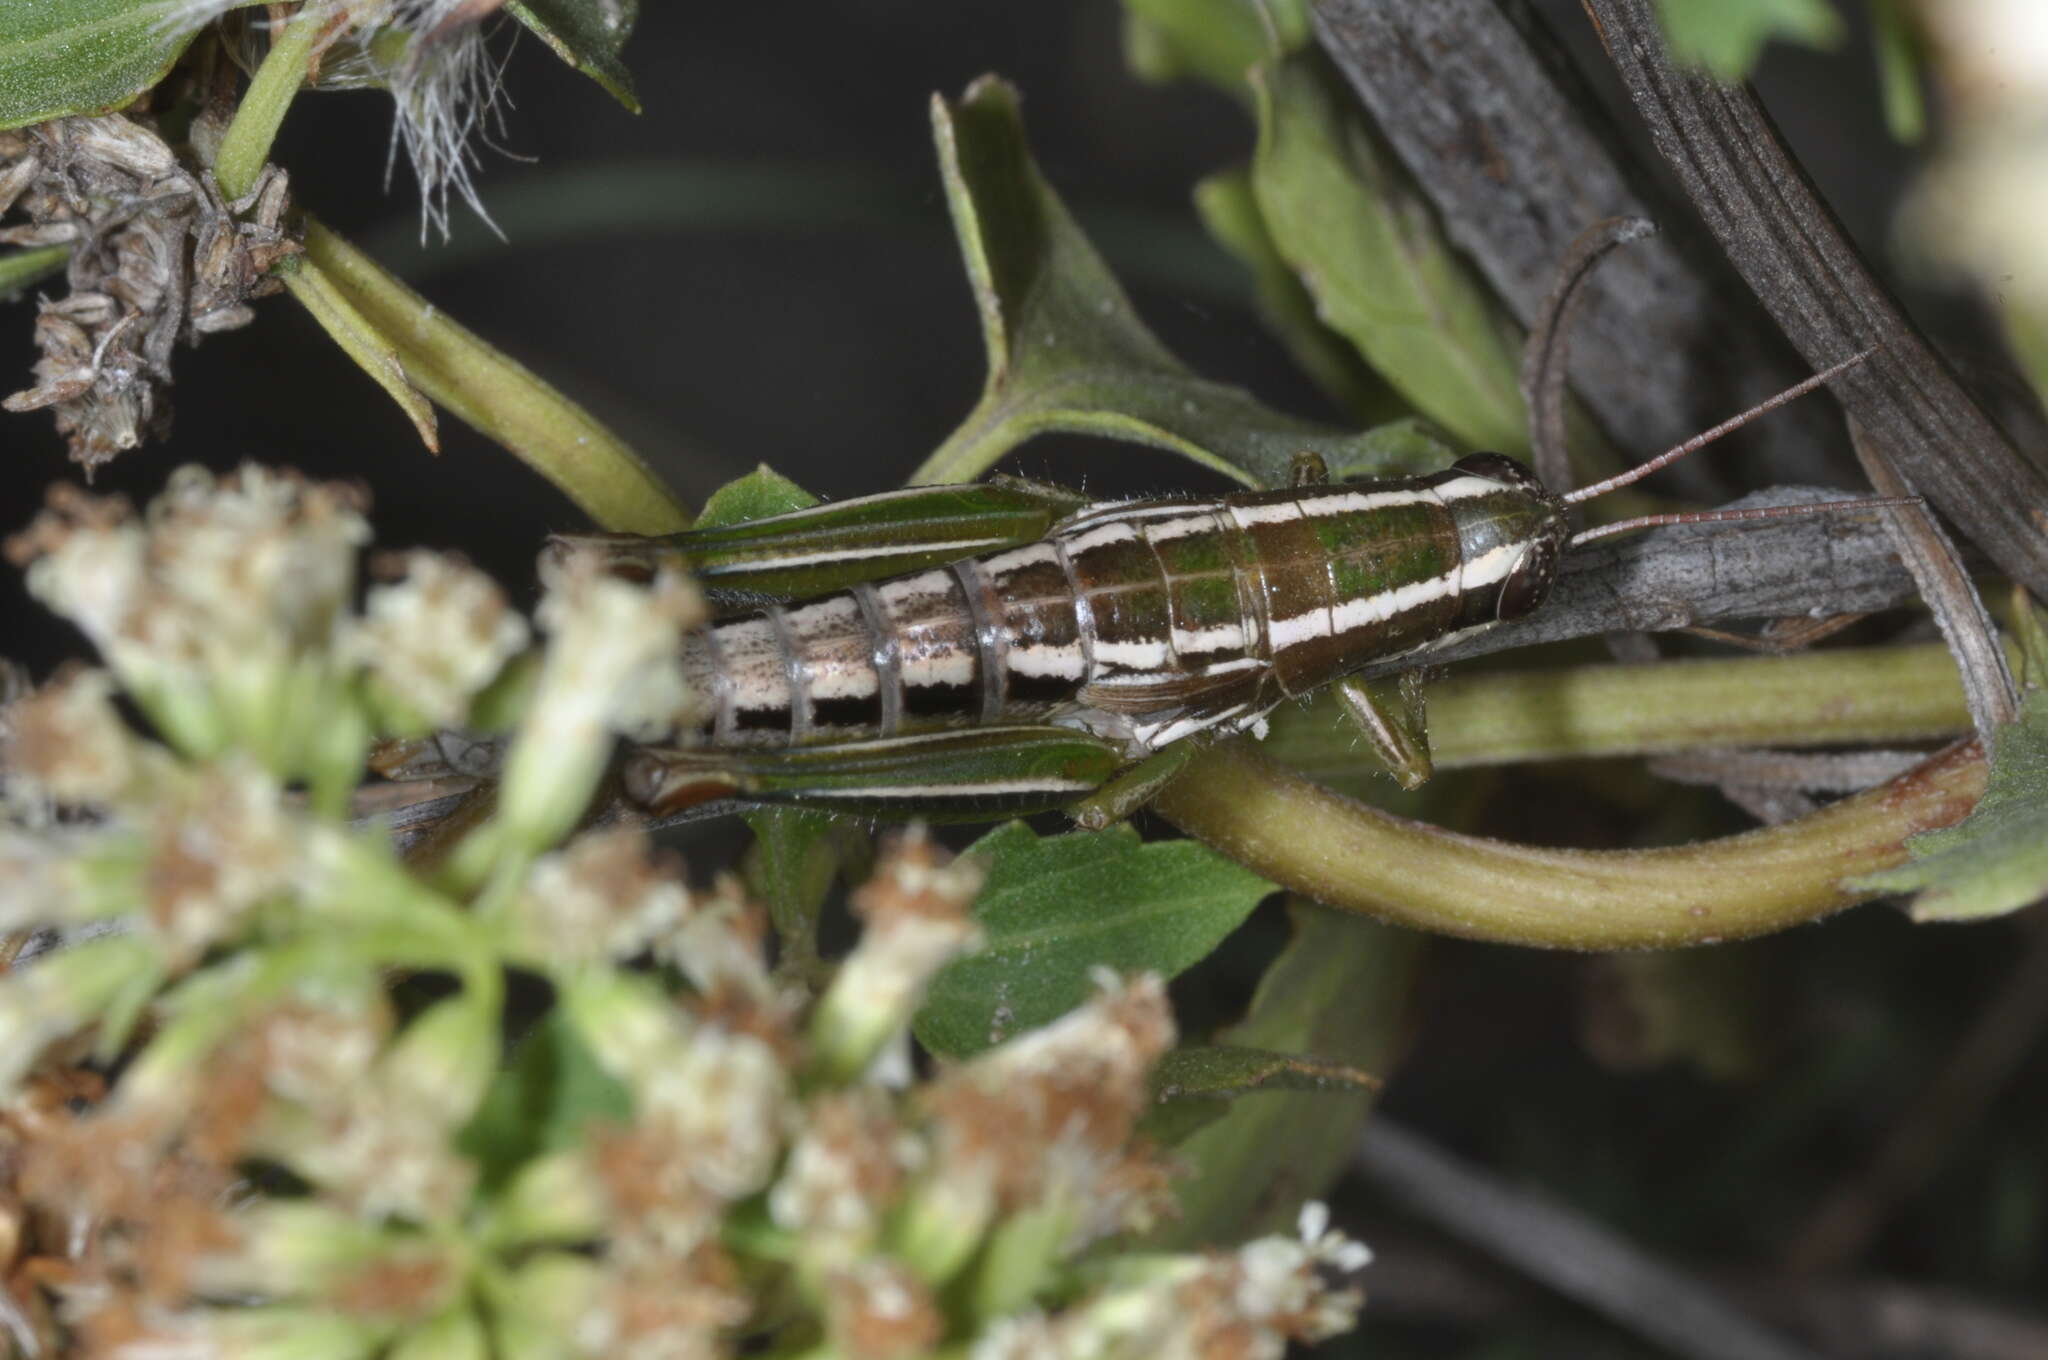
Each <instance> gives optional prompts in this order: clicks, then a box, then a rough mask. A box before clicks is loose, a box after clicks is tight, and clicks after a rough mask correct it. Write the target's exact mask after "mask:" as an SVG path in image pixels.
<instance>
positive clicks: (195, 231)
mask: <svg viewBox="0 0 2048 1360" xmlns="http://www.w3.org/2000/svg"><path fill="white" fill-rule="evenodd" d="M286 203H287V188H286V181H285V176H284V175H283V173H282V172H281V171H266V172H265V174H264V176H263V177H262V179H261V180H260V181H259V183H258V185H257V187H256V189H255V190H254V191H252V192H251V193H250V194H249V196H248V197H247V198H245V199H242V200H240V201H237V202H233V203H230V202H228V201H226V200H225V199H223V198H222V197H221V194H220V190H219V189H218V188H217V187H215V185H214V183H213V180H212V177H211V176H210V175H206V174H203V173H197V174H195V173H194V172H193V171H191V170H189V169H187V168H186V167H185V166H184V165H182V164H181V163H180V162H179V160H178V157H177V155H176V154H175V153H174V152H173V151H172V149H171V147H170V146H169V145H168V144H167V143H166V142H165V141H164V140H163V139H162V138H161V137H159V136H158V135H157V134H156V132H155V131H154V130H153V129H152V128H150V127H149V126H148V125H147V124H146V123H145V122H142V121H139V120H137V119H133V118H129V117H126V116H124V115H121V114H110V115H107V116H105V117H97V118H60V119H57V120H55V121H53V122H48V123H42V124H39V125H37V126H35V127H32V128H25V129H20V130H16V131H4V132H0V244H11V245H20V246H50V245H62V246H67V247H69V248H70V250H71V259H70V264H69V266H68V267H67V269H66V278H67V280H68V282H69V283H70V285H71V291H70V293H69V294H67V295H66V296H64V297H61V298H56V299H44V300H43V302H42V304H41V310H40V312H39V314H38V316H37V318H36V344H37V346H38V347H39V348H40V349H41V351H42V358H41V359H40V360H38V361H37V363H36V367H35V378H36V382H35V386H33V387H31V388H29V389H28V390H26V391H22V392H17V393H15V394H14V395H13V396H10V397H8V398H7V399H6V400H5V401H4V402H0V405H4V406H5V407H6V409H7V410H9V411H36V410H42V409H44V408H46V407H47V408H49V409H50V410H52V411H53V412H54V413H55V415H56V418H57V429H58V432H59V433H61V434H63V435H64V436H65V438H66V439H68V440H69V441H70V443H71V457H72V460H73V461H74V462H76V463H79V464H80V465H82V466H83V467H84V468H85V469H86V470H87V471H88V472H90V471H91V470H92V469H94V468H96V467H98V466H99V465H100V464H102V463H106V462H109V461H111V460H112V459H113V458H114V457H115V456H116V455H117V454H120V453H122V452H124V451H126V450H128V449H133V448H136V447H139V446H140V445H141V444H142V442H143V441H144V440H145V439H146V438H149V437H151V436H161V435H162V434H163V433H164V432H165V430H166V428H167V427H168V425H169V423H170V414H171V413H170V404H169V400H168V393H169V389H170V385H171V381H172V378H171V350H172V348H173V347H174V346H175V345H176V343H177V341H178V339H179V337H180V336H182V337H184V338H185V339H186V340H187V341H188V342H189V343H194V344H196V343H198V341H199V339H200V337H201V336H205V335H211V334H214V333H215V332H218V331H227V330H234V329H236V328H237V327H240V326H246V325H248V324H249V322H250V321H251V320H253V319H254V314H253V313H252V312H251V310H250V308H249V305H248V304H249V302H250V300H251V299H253V298H257V297H262V296H264V295H265V294H267V293H271V292H275V291H276V290H277V288H278V287H279V286H280V285H279V284H278V282H277V281H276V280H275V279H273V278H271V277H270V270H271V268H272V266H274V265H275V264H276V263H277V262H278V260H279V259H281V258H283V257H284V256H286V255H290V254H293V253H296V252H297V251H298V249H299V247H298V245H297V243H296V242H294V241H293V240H292V239H291V238H290V236H289V235H288V233H287V232H286V230H285V228H284V227H283V225H282V218H283V214H284V210H285V206H286Z"/></svg>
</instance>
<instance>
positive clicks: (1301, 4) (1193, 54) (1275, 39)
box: [1124, 0, 1310, 98]
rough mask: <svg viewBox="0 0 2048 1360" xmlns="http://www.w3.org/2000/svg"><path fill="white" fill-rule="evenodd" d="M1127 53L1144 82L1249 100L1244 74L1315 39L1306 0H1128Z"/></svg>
mask: <svg viewBox="0 0 2048 1360" xmlns="http://www.w3.org/2000/svg"><path fill="white" fill-rule="evenodd" d="M1124 21H1125V27H1124V52H1125V58H1126V60H1127V61H1128V62H1129V63H1130V67H1131V70H1132V72H1133V73H1134V74H1135V75H1137V76H1138V77H1139V78H1140V79H1141V80H1152V81H1160V82H1164V81H1168V80H1177V79H1179V78H1181V77H1183V76H1193V77H1195V78H1197V79H1200V80H1206V81H1208V82H1209V83H1210V84H1211V85H1214V86H1215V87H1216V88H1217V89H1219V90H1222V91H1223V92H1224V93H1225V94H1234V95H1237V96H1238V97H1240V98H1245V97H1248V96H1249V94H1250V91H1249V90H1247V89H1246V88H1245V73H1246V72H1247V71H1249V70H1250V69H1251V68H1252V67H1253V66H1254V65H1255V64H1257V63H1258V62H1261V61H1264V60H1266V58H1268V57H1270V56H1272V55H1273V53H1274V49H1275V45H1276V44H1277V45H1278V50H1279V51H1280V52H1283V53H1286V52H1294V51H1298V50H1299V49H1300V48H1302V47H1304V46H1306V45H1307V43H1308V41H1309V36H1310V30H1309V21H1308V5H1307V3H1306V0H1270V2H1269V3H1266V4H1260V5H1249V4H1246V3H1244V0H1124Z"/></svg>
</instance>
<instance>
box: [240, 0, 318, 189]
mask: <svg viewBox="0 0 2048 1360" xmlns="http://www.w3.org/2000/svg"><path fill="white" fill-rule="evenodd" d="M325 19H326V13H325V11H324V10H323V9H318V8H311V9H304V10H301V11H300V12H299V13H298V15H297V16H295V17H294V18H293V19H292V20H291V21H290V22H288V23H286V24H285V26H284V28H283V31H281V32H280V31H279V30H278V29H277V28H276V27H274V26H273V27H272V29H271V34H272V37H271V43H270V52H269V53H268V55H266V56H265V57H264V58H263V64H262V65H261V66H259V67H257V68H256V75H255V78H254V79H252V80H251V81H250V82H249V92H248V93H247V94H245V95H243V96H242V102H241V104H240V105H239V106H238V107H237V108H236V109H235V117H234V121H233V122H231V123H229V124H228V130H227V133H226V134H225V135H224V136H223V137H222V138H221V142H220V154H219V155H218V156H216V157H215V158H214V162H213V177H214V179H215V181H217V182H218V183H219V185H220V191H221V193H222V194H223V195H224V196H225V197H227V198H231V199H234V198H240V197H242V195H244V194H246V193H248V192H249V191H250V190H251V189H253V188H255V187H256V177H257V176H258V175H260V174H262V173H263V166H264V163H265V162H266V161H268V160H269V159H270V144H271V143H272V142H274V141H276V140H277V130H278V128H279V127H280V126H282V125H283V123H284V113H285V110H286V109H288V108H290V107H291V106H292V100H293V98H294V97H295V96H297V94H298V92H299V88H300V87H301V86H302V85H304V84H305V83H306V68H307V67H308V66H310V65H311V64H312V61H313V49H314V48H315V47H316V46H317V45H318V44H319V41H320V35H321V34H322V33H323V32H325V31H326V23H325Z"/></svg>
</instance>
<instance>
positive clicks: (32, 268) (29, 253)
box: [0, 246, 71, 301]
mask: <svg viewBox="0 0 2048 1360" xmlns="http://www.w3.org/2000/svg"><path fill="white" fill-rule="evenodd" d="M70 258H71V247H70V246H37V247H36V248H35V249H33V250H17V251H15V252H13V253H12V254H8V255H0V301H11V300H12V299H14V298H15V297H17V296H19V295H20V293H21V292H22V290H23V289H27V288H33V287H35V286H36V285H37V284H39V283H41V282H42V281H43V280H44V279H47V278H49V277H50V276H51V275H52V274H55V273H57V272H58V271H60V270H61V269H63V268H64V264H65V262H66V261H67V260H69V259H70Z"/></svg>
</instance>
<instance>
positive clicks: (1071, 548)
mask: <svg viewBox="0 0 2048 1360" xmlns="http://www.w3.org/2000/svg"><path fill="white" fill-rule="evenodd" d="M1137 541H1138V531H1137V530H1136V529H1134V528H1132V527H1131V525H1130V522H1129V521H1128V520H1121V519H1119V520H1112V521H1110V522H1109V523H1108V524H1105V525H1103V526H1102V527H1101V528H1099V529H1090V530H1089V531H1088V532H1086V533H1084V534H1079V535H1076V536H1075V537H1073V538H1070V539H1068V540H1067V551H1068V552H1069V553H1085V552H1092V551H1093V550H1095V549H1096V548H1106V547H1108V546H1109V545H1110V544H1112V543H1135V542H1137Z"/></svg>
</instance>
